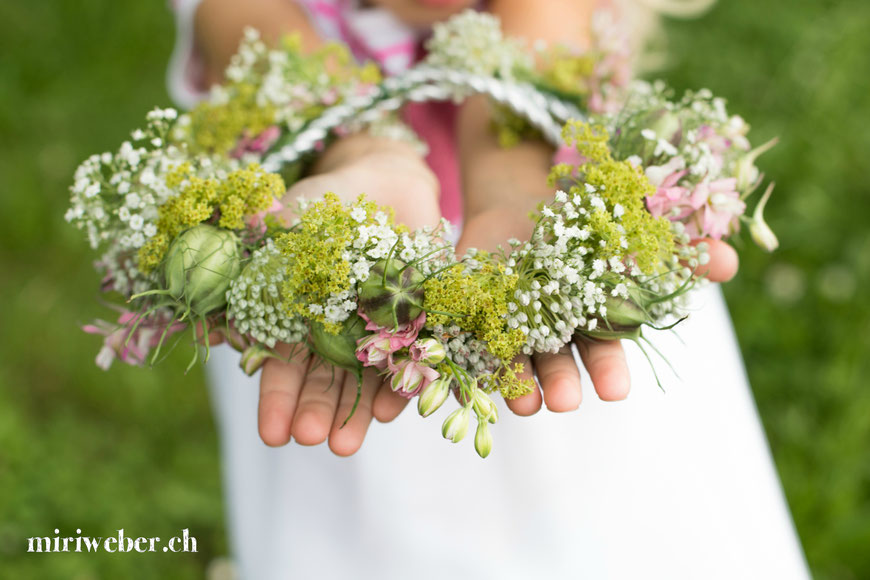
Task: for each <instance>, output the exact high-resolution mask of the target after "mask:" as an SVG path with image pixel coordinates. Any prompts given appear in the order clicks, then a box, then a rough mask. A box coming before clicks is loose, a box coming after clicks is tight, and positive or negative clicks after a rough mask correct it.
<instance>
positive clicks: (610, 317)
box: [580, 296, 649, 340]
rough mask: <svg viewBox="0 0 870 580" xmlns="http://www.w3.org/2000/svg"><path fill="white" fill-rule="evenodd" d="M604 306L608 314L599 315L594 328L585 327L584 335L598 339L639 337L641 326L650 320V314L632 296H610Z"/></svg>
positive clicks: (582, 332)
mask: <svg viewBox="0 0 870 580" xmlns="http://www.w3.org/2000/svg"><path fill="white" fill-rule="evenodd" d="M604 306H605V308H606V309H607V310H606V312H607V315H606V316H604V317H599V320H598V325H597V326H596V328H595V329H594V330H588V329H583V330H582V331H581V332H580V333H581V334H582V335H584V336H586V337H589V338H596V339H598V340H619V339H622V338H628V339H637V338H639V337H640V327H641V326H642V325H643V324H646V323H648V322H649V315H648V314H647V313H646V312H645V311H644V309H643V308H641V307H640V306H639V305H638V304H637V302H635V301H634V300H632V299H630V298H619V297H616V296H608V297H607V300H606V301H605V302H604Z"/></svg>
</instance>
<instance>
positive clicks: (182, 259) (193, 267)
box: [163, 224, 241, 316]
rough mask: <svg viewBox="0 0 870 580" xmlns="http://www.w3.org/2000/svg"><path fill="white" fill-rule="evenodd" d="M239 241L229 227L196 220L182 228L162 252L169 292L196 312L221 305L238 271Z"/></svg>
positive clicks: (164, 276) (217, 308)
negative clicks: (218, 226)
mask: <svg viewBox="0 0 870 580" xmlns="http://www.w3.org/2000/svg"><path fill="white" fill-rule="evenodd" d="M240 270H241V257H240V255H239V241H238V238H237V237H236V235H235V234H234V233H233V232H231V231H229V230H222V229H219V228H216V227H214V226H210V225H206V224H200V225H198V226H194V227H192V228H190V229H189V230H185V231H184V232H182V233H181V234H179V235H178V237H176V238H175V240H173V242H172V245H170V246H169V250H168V251H167V252H166V259H165V261H164V264H163V279H164V281H165V284H166V289H167V290H168V291H169V294H170V295H171V296H172V297H173V298H174V299H175V300H177V301H178V302H180V303H182V304H183V305H185V306H186V307H189V308H190V310H191V313H192V314H194V315H196V316H204V315H206V314H209V313H211V312H214V311H215V310H219V309H221V308H223V307H224V306H225V305H226V303H227V300H226V294H227V289H228V288H229V287H230V283H231V282H232V281H233V280H234V279H235V278H236V277H237V276H238V275H239V272H240Z"/></svg>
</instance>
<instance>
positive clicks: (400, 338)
mask: <svg viewBox="0 0 870 580" xmlns="http://www.w3.org/2000/svg"><path fill="white" fill-rule="evenodd" d="M359 315H360V316H361V317H362V318H363V320H365V321H366V330H372V331H374V332H375V334H371V335H369V336H366V337H363V338H361V339H359V340H358V341H357V342H356V344H357V349H356V358H357V359H359V361H360V362H361V363H363V365H365V366H367V367H376V368H378V369H381V370H383V369H384V368H389V369H390V370H392V371H394V372H395V369H396V368H397V367H396V366H395V365H394V364H393V353H395V352H396V351H398V350H401V349H403V348H406V347H409V346H411V345H412V344H414V341H415V340H417V335H418V334H420V330H421V329H422V328H423V324H425V322H426V313H425V312H421V313H420V316H418V317H417V318H416V319H414V320H412V321H411V322H410V323H408V324H400V325H399V328H398V329H396V330H395V331H392V330H390V329H388V328H384V327H383V326H378V325H377V323H375V322H372V321H371V319H369V317H367V316H366V315H365V314H364V313H363V312H362V310H360V311H359Z"/></svg>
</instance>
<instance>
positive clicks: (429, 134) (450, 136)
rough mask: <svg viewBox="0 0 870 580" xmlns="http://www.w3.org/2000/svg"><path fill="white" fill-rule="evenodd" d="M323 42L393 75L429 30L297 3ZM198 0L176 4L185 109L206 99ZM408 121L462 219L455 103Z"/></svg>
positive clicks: (174, 68)
mask: <svg viewBox="0 0 870 580" xmlns="http://www.w3.org/2000/svg"><path fill="white" fill-rule="evenodd" d="M296 1H297V2H298V3H299V4H300V6H302V7H303V8H304V9H305V10H306V12H307V13H308V16H309V18H310V20H311V23H312V24H313V25H314V27H315V28H316V29H317V30H318V32H320V35H321V36H322V37H323V38H324V39H325V40H333V41H338V42H342V43H344V44H345V45H347V47H348V48H349V49H350V50H351V52H352V53H353V55H354V56H355V57H356V58H357V59H358V60H361V61H362V60H371V61H374V62H376V63H378V65H379V66H380V67H381V69H382V70H383V71H384V72H385V73H386V74H389V75H394V74H398V73H400V72H402V71H404V70H406V69H407V68H408V67H410V66H411V65H413V64H414V63H415V62H416V61H417V60H419V58H420V57H421V56H422V55H423V54H424V51H423V48H422V40H423V38H424V37H425V34H427V33H426V32H425V31H422V32H421V31H418V30H414V29H412V28H410V27H408V26H407V25H405V24H403V23H402V22H400V21H399V20H397V19H396V18H395V17H394V16H393V15H392V14H391V13H390V12H388V11H386V10H384V9H380V8H362V7H360V6H359V2H358V1H356V0H296ZM199 2H200V0H172V6H173V9H174V11H175V14H176V23H177V36H176V45H175V51H174V52H173V55H172V60H171V61H170V66H169V71H168V85H169V91H170V94H171V95H172V97H173V98H174V99H175V100H176V102H178V103H179V104H181V105H183V106H191V105H193V104H194V103H196V102H197V101H198V100H200V99H202V98H203V97H204V95H205V93H206V90H207V88H208V87H206V86H204V82H203V77H202V74H201V70H202V67H201V60H200V57H199V56H198V55H197V53H196V50H195V46H194V43H193V15H194V12H195V11H196V7H197V6H198V5H199ZM404 118H405V121H406V122H407V123H408V124H409V125H410V126H411V127H412V128H413V129H414V130H415V131H416V132H417V134H418V135H419V136H420V138H421V139H423V140H424V141H426V143H427V145H428V146H429V154H428V155H427V157H426V161H427V163H428V164H429V166H430V168H431V169H432V171H433V172H434V173H435V174H436V175H437V176H438V180H439V182H440V185H441V212H442V215H443V216H444V217H445V218H447V219H448V220H450V221H451V222H453V223H455V224H459V223H461V221H462V195H461V184H460V174H459V164H458V160H457V158H456V134H455V133H456V132H455V121H456V106H455V105H453V104H452V103H414V104H411V105H408V106H407V107H406V108H405V111H404Z"/></svg>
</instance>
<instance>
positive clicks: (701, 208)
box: [686, 177, 746, 240]
mask: <svg viewBox="0 0 870 580" xmlns="http://www.w3.org/2000/svg"><path fill="white" fill-rule="evenodd" d="M736 188H737V179H736V178H734V177H731V178H728V179H717V180H716V181H711V182H708V181H706V180H705V181H702V182H701V183H699V184H698V185H696V186H695V189H694V190H693V191H692V193H691V195H690V196H689V202H690V203H691V205H692V207H693V208H695V213H694V214H693V215H692V218H691V219H690V220H689V222H688V223H687V224H686V231H687V232H688V233H689V235H690V236H692V238H693V239H697V238H704V237H710V238H713V239H715V240H718V239H721V238H722V237H724V236H727V235H729V234H731V233H732V232H734V231H737V229H738V228H739V227H740V216H741V215H743V213H744V212H745V211H746V204H745V203H744V202H743V200H741V199H740V194H739V193H738V192H737V191H736Z"/></svg>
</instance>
